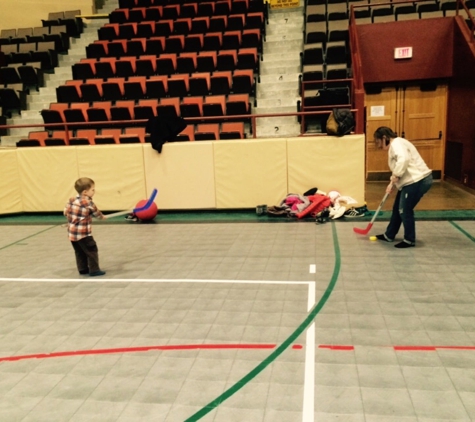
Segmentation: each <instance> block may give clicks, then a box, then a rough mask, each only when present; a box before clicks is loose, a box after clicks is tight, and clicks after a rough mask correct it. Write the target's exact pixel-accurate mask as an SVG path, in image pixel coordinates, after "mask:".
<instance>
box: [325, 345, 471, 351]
mask: <svg viewBox="0 0 475 422" xmlns="http://www.w3.org/2000/svg"><path fill="white" fill-rule="evenodd" d="M355 347H358V346H351V345H343V344H340V345H338V344H319V345H318V348H319V349H328V350H335V351H352V350H355ZM370 347H380V348H391V349H394V350H395V351H396V352H436V351H437V350H475V346H414V345H412V346H405V345H396V346H370Z"/></svg>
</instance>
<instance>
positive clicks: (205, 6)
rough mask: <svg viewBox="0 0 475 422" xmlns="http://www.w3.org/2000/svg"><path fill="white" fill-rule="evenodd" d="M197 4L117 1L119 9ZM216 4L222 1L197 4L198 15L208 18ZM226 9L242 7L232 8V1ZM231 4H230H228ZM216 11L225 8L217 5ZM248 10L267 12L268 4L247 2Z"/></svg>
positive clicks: (182, 0) (193, 0) (260, 0)
mask: <svg viewBox="0 0 475 422" xmlns="http://www.w3.org/2000/svg"><path fill="white" fill-rule="evenodd" d="M190 3H191V4H193V3H197V1H196V0H119V8H121V9H122V8H128V9H131V8H134V7H151V6H167V5H181V6H184V5H187V4H190ZM210 3H211V4H212V5H211V6H210V5H209V4H210ZM216 3H223V1H222V0H208V1H204V2H198V14H203V15H204V16H209V15H210V11H211V12H212V11H213V10H214V7H215V5H216ZM227 3H228V6H227V7H228V8H231V9H230V10H232V7H234V8H235V10H239V8H240V7H242V5H236V6H233V5H232V3H234V2H232V1H228V2H227ZM230 3H231V4H230ZM217 7H218V9H220V8H223V7H226V6H221V5H220V4H218V6H217ZM246 7H247V8H248V9H249V10H252V11H262V10H266V11H267V10H268V3H267V2H266V1H264V0H249V1H248V3H247V6H246Z"/></svg>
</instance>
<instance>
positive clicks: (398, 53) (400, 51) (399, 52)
mask: <svg viewBox="0 0 475 422" xmlns="http://www.w3.org/2000/svg"><path fill="white" fill-rule="evenodd" d="M411 57H412V47H397V48H395V49H394V58H395V59H410V58H411Z"/></svg>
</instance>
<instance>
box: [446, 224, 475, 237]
mask: <svg viewBox="0 0 475 422" xmlns="http://www.w3.org/2000/svg"><path fill="white" fill-rule="evenodd" d="M449 223H450V224H452V226H454V227H455V228H456V229H457V230H458V231H459V232H460V233H462V234H464V235H465V236H466V237H468V238H469V239H470V240H471V241H472V242H475V237H473V236H472V235H471V234H470V233H469V232H467V231H466V230H464V229H463V228H462V227H460V226H459V225H458V224H457V223H455V222H454V221H449Z"/></svg>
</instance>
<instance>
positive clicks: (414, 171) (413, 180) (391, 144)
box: [374, 126, 432, 248]
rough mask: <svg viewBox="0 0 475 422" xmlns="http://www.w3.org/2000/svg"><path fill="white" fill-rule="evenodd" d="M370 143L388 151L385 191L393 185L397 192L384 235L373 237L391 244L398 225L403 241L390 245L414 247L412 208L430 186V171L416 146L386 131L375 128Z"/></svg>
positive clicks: (414, 227) (414, 233) (414, 234)
mask: <svg viewBox="0 0 475 422" xmlns="http://www.w3.org/2000/svg"><path fill="white" fill-rule="evenodd" d="M374 141H375V142H376V146H377V147H378V148H382V149H384V150H385V151H388V164H389V168H390V170H391V173H392V175H391V178H390V183H389V185H388V187H387V188H386V192H391V191H392V189H393V186H396V188H397V189H398V192H397V195H396V199H395V200H394V205H393V211H392V214H391V219H390V221H389V224H388V227H387V228H386V232H385V233H384V234H378V235H377V236H376V237H377V238H378V239H379V240H383V241H386V242H392V241H394V239H395V237H396V235H397V233H398V231H399V228H400V227H401V223H402V224H403V226H404V240H403V241H402V242H400V243H397V244H396V245H394V246H395V247H396V248H410V247H413V246H416V224H415V221H414V208H415V206H416V205H417V204H418V202H419V201H420V200H421V198H422V197H423V196H424V195H425V194H426V193H427V191H428V190H429V189H430V187H431V186H432V170H431V169H429V167H427V164H426V163H425V162H424V160H423V159H422V157H421V156H420V154H419V152H418V151H417V149H416V147H415V146H414V145H413V144H412V143H411V142H409V141H408V140H407V139H404V138H400V137H398V136H397V135H396V134H395V133H394V132H393V131H392V130H391V129H390V128H388V127H385V126H382V127H380V128H378V129H377V130H376V132H374Z"/></svg>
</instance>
